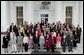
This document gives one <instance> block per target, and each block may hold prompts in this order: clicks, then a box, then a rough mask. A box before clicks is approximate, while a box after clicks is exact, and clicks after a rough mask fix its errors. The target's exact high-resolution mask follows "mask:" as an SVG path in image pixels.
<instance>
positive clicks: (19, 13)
mask: <svg viewBox="0 0 84 55" xmlns="http://www.w3.org/2000/svg"><path fill="white" fill-rule="evenodd" d="M16 13H17V14H16V17H17V24H18V25H19V24H20V23H21V24H23V7H22V6H19V7H16Z"/></svg>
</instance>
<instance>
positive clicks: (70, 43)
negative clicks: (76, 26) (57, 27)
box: [68, 29, 74, 52]
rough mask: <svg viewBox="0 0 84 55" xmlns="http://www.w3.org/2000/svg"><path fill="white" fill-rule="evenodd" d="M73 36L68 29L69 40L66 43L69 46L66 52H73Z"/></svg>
mask: <svg viewBox="0 0 84 55" xmlns="http://www.w3.org/2000/svg"><path fill="white" fill-rule="evenodd" d="M73 39H74V38H73V34H72V31H71V30H70V29H69V39H68V41H69V42H68V43H69V46H68V51H69V52H70V51H72V52H73V50H72V48H73Z"/></svg>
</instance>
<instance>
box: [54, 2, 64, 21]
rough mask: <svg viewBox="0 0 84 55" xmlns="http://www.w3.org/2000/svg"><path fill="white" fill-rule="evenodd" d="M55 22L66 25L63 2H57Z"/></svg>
mask: <svg viewBox="0 0 84 55" xmlns="http://www.w3.org/2000/svg"><path fill="white" fill-rule="evenodd" d="M55 20H56V22H58V21H61V22H62V23H64V6H63V2H62V1H56V3H55Z"/></svg>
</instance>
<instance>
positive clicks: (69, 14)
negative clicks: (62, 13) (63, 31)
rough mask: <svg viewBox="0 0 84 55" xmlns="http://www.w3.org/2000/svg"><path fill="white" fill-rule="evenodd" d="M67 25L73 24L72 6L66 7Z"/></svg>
mask: <svg viewBox="0 0 84 55" xmlns="http://www.w3.org/2000/svg"><path fill="white" fill-rule="evenodd" d="M66 23H68V24H72V6H66Z"/></svg>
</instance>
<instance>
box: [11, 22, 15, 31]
mask: <svg viewBox="0 0 84 55" xmlns="http://www.w3.org/2000/svg"><path fill="white" fill-rule="evenodd" d="M12 30H13V31H14V23H11V25H10V32H12Z"/></svg>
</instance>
